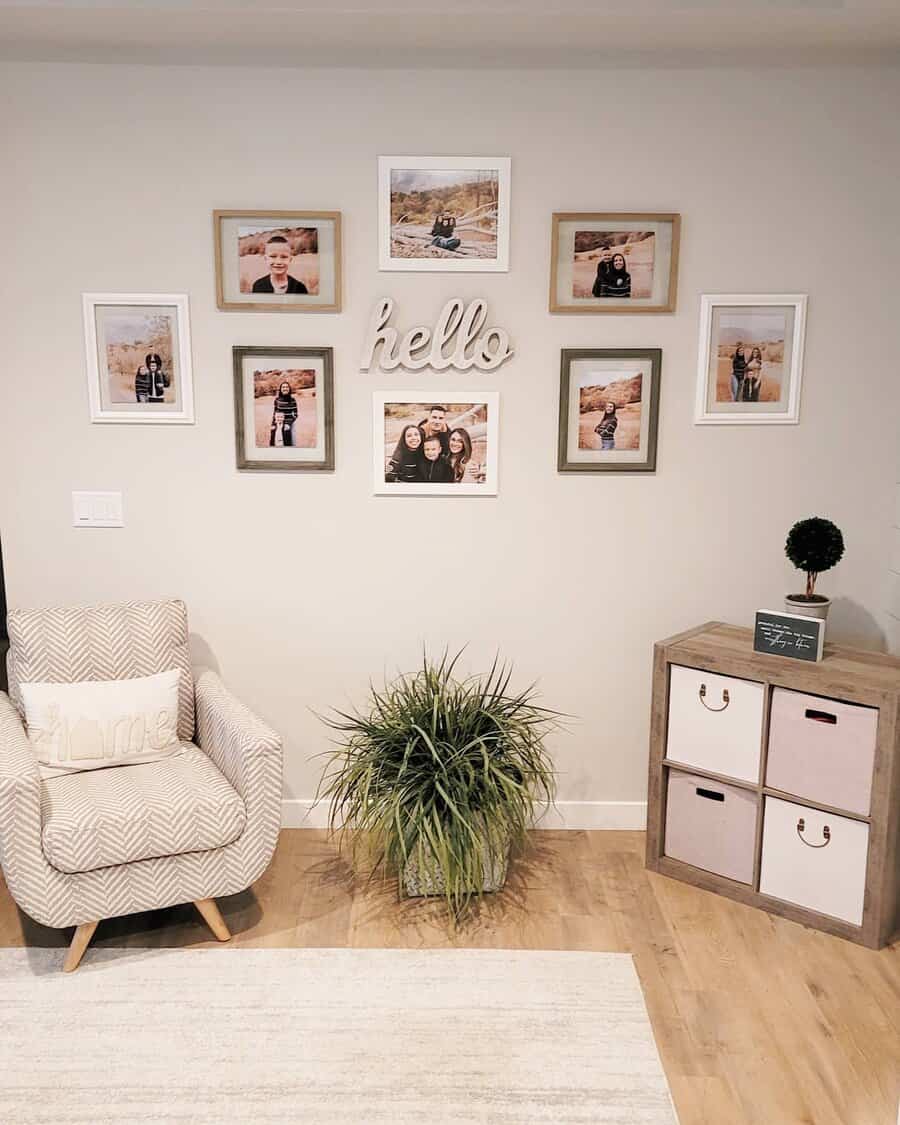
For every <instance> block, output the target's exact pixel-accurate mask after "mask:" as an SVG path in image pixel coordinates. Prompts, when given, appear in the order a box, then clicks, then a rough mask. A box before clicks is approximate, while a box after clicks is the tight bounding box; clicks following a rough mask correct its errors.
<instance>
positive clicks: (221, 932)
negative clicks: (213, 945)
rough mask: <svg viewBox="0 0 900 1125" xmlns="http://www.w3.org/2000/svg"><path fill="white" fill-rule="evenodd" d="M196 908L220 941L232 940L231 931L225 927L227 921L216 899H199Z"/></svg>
mask: <svg viewBox="0 0 900 1125" xmlns="http://www.w3.org/2000/svg"><path fill="white" fill-rule="evenodd" d="M194 906H196V907H197V909H198V910H199V911H200V913H201V914H202V915H203V920H204V921H205V922H206V924H207V926H209V928H210V929H211V930H212V932H213V934H214V935H215V937H216V938H217V939H218V940H219V941H230V940H231V931H230V930H229V929H228V927H227V926H226V925H225V919H224V918H223V917H222V915H221V914H220V913H219V908H218V906H216V900H215V899H214V898H199V899H197V901H196V902H195V903H194Z"/></svg>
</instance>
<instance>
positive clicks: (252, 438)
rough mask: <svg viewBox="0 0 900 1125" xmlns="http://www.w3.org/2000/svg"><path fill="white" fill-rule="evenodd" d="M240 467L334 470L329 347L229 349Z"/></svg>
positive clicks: (332, 382)
mask: <svg viewBox="0 0 900 1125" xmlns="http://www.w3.org/2000/svg"><path fill="white" fill-rule="evenodd" d="M232 355H233V360H234V418H235V426H234V431H235V441H236V445H237V467H238V468H239V469H261V470H275V469H301V470H302V469H326V470H329V469H333V468H334V385H333V384H334V379H333V369H334V363H333V353H332V349H331V348H281V347H279V348H250V347H236V348H232Z"/></svg>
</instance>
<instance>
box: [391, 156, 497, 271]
mask: <svg viewBox="0 0 900 1125" xmlns="http://www.w3.org/2000/svg"><path fill="white" fill-rule="evenodd" d="M509 186H510V160H509V157H508V156H379V158H378V267H379V269H382V270H430V271H442V272H446V273H459V272H472V271H478V272H482V273H490V272H494V273H500V272H504V271H506V270H508V269H509Z"/></svg>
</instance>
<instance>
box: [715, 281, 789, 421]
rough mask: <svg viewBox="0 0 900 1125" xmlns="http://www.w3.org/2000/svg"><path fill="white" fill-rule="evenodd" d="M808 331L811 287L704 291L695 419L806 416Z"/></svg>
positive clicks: (739, 419) (754, 418)
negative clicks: (803, 395)
mask: <svg viewBox="0 0 900 1125" xmlns="http://www.w3.org/2000/svg"><path fill="white" fill-rule="evenodd" d="M805 332H806V296H805V295H804V294H799V293H780V294H772V295H766V296H760V295H759V294H740V293H721V294H717V295H710V294H703V295H702V296H701V298H700V345H699V363H698V367H697V398H696V403H695V408H694V422H695V423H696V424H697V425H730V426H736V425H737V426H741V425H743V426H746V425H793V424H796V423H797V422H799V421H800V383H801V379H802V376H803V340H804V335H805Z"/></svg>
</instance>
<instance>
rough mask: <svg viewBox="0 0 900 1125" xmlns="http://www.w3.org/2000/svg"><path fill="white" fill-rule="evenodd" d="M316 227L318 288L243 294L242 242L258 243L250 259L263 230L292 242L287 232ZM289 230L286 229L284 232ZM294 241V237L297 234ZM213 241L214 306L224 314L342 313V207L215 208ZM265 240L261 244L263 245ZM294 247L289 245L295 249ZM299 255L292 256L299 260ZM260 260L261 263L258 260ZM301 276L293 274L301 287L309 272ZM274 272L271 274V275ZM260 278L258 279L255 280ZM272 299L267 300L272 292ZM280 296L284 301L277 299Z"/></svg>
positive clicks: (257, 252)
mask: <svg viewBox="0 0 900 1125" xmlns="http://www.w3.org/2000/svg"><path fill="white" fill-rule="evenodd" d="M311 230H315V231H316V235H315V239H316V250H315V258H316V261H315V264H314V273H315V278H316V287H317V289H318V290H319V291H318V292H316V293H315V294H313V293H306V294H302V293H292V292H290V291H289V292H287V293H285V294H283V295H282V294H276V293H272V292H271V291H270V292H269V293H266V294H262V293H254V292H246V291H244V290H245V286H246V283H247V278H246V277H243V278H242V273H243V265H242V262H241V258H242V257H244V256H245V255H244V254H243V253H242V251H241V246H240V240H241V239H244V240H247V241H251V242H253V241H254V240H255V243H256V244H257V248H256V249H254V251H253V253H252V254H248V255H246V256H247V257H248V258H249V257H260V256H262V255H263V254H264V253H265V251H264V250H260V249H259V248H258V243H259V242H260V240H262V239H264V236H265V234H267V233H270V232H271V233H272V234H274V235H279V234H280V235H282V237H284V238H286V239H288V241H290V232H291V231H294V232H297V233H298V234H299V233H301V232H303V233H305V232H308V231H311ZM285 232H287V233H285ZM294 241H295V244H296V236H295V240H294ZM213 244H214V248H215V262H216V306H217V307H218V308H219V309H221V310H223V311H224V312H340V311H341V253H342V251H341V212H340V211H265V210H255V211H254V210H238V211H235V210H217V211H213ZM264 245H265V243H264V242H263V246H264ZM295 248H296V247H295V246H292V247H291V249H292V250H294V249H295ZM303 257H304V255H303V254H298V255H296V256H294V257H292V260H291V265H290V266H289V271H290V269H293V268H294V265H293V262H294V260H302V259H303ZM260 264H261V263H260ZM303 272H304V273H305V274H306V277H305V279H303V278H299V279H298V278H294V275H293V274H290V276H291V278H293V280H294V281H295V282H300V284H302V285H303V286H304V287H306V284H307V282H308V281H310V274H311V273H312V272H313V266H312V263H311V264H310V268H309V269H306V270H304V271H303ZM273 276H274V275H273ZM260 281H262V278H259V279H258V281H257V282H256V283H255V284H258V283H259V282H260ZM270 295H271V297H272V300H267V299H266V297H268V296H270ZM279 297H282V299H280V300H279V299H278V298H279Z"/></svg>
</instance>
